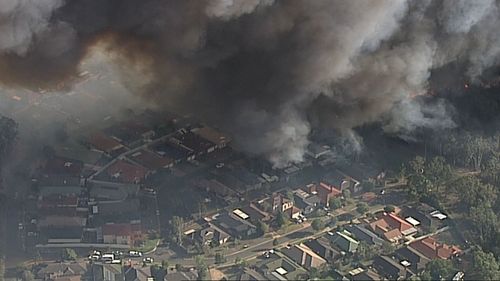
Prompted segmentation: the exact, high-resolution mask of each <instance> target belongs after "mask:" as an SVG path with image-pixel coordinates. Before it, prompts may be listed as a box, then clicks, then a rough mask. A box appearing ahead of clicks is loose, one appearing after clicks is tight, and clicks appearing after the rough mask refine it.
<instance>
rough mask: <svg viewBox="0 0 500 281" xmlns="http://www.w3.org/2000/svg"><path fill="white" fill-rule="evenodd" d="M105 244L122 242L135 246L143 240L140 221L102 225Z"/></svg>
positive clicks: (122, 243)
mask: <svg viewBox="0 0 500 281" xmlns="http://www.w3.org/2000/svg"><path fill="white" fill-rule="evenodd" d="M102 237H103V242H104V244H121V245H129V246H130V247H134V246H135V245H136V244H137V242H138V241H140V240H142V229H141V224H140V223H108V224H105V225H103V226H102Z"/></svg>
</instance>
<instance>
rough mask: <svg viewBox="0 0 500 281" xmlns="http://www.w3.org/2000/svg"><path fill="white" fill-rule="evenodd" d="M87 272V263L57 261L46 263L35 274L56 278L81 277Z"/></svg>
mask: <svg viewBox="0 0 500 281" xmlns="http://www.w3.org/2000/svg"><path fill="white" fill-rule="evenodd" d="M86 272H87V269H86V267H85V264H82V263H77V262H70V263H64V262H57V263H49V264H46V266H44V267H42V268H40V269H39V270H38V271H37V272H36V273H35V276H36V278H37V279H42V280H54V279H56V278H58V277H81V276H82V275H85V273H86Z"/></svg>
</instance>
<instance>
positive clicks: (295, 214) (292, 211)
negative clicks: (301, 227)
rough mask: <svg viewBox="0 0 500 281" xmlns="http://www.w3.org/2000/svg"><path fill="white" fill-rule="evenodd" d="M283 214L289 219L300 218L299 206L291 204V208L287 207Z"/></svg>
mask: <svg viewBox="0 0 500 281" xmlns="http://www.w3.org/2000/svg"><path fill="white" fill-rule="evenodd" d="M284 214H285V215H286V216H287V217H288V219H290V220H298V219H300V215H301V211H300V209H299V208H297V207H295V206H292V207H291V208H289V209H288V210H286V211H285V213H284Z"/></svg>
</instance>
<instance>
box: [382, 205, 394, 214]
mask: <svg viewBox="0 0 500 281" xmlns="http://www.w3.org/2000/svg"><path fill="white" fill-rule="evenodd" d="M394 210H396V207H394V206H393V205H387V206H385V207H384V212H387V213H393V212H394Z"/></svg>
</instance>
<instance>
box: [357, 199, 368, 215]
mask: <svg viewBox="0 0 500 281" xmlns="http://www.w3.org/2000/svg"><path fill="white" fill-rule="evenodd" d="M356 211H357V212H358V213H360V214H362V215H364V214H365V213H366V212H368V204H366V203H365V202H360V203H358V204H357V205H356Z"/></svg>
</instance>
